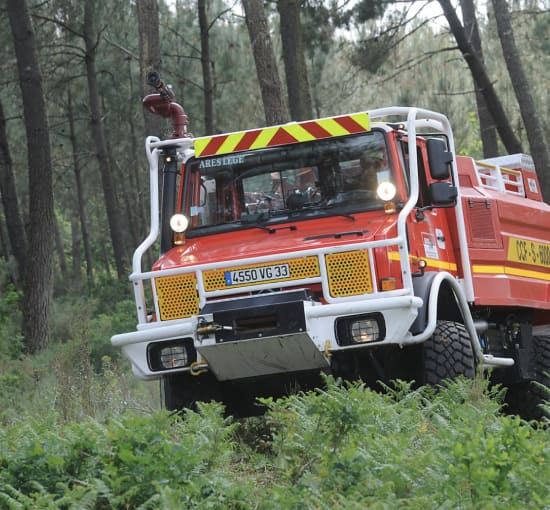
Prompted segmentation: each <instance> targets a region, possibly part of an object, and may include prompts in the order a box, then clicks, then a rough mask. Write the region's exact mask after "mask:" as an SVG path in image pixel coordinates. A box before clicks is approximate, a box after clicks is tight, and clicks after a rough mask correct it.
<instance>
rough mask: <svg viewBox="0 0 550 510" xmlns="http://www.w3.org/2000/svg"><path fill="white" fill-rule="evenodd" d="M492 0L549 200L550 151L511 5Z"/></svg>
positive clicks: (503, 49) (533, 152) (506, 57)
mask: <svg viewBox="0 0 550 510" xmlns="http://www.w3.org/2000/svg"><path fill="white" fill-rule="evenodd" d="M492 3H493V11H494V15H495V20H496V23H497V30H498V37H499V39H500V44H501V46H502V53H503V54H504V60H505V62H506V67H507V68H508V74H509V75H510V80H511V81H512V86H513V87H514V92H515V94H516V99H517V102H518V104H519V110H520V113H521V118H522V120H523V125H524V126H525V132H526V133H527V139H528V140H529V146H530V148H531V155H532V156H533V162H534V163H535V168H536V170H537V174H538V177H539V181H540V185H541V189H542V194H543V195H544V197H545V199H546V200H548V201H550V154H549V152H548V147H547V145H546V144H545V142H544V129H543V126H542V123H541V121H540V118H539V114H538V111H537V108H536V106H535V102H534V100H533V94H532V93H531V86H530V85H529V81H528V80H527V76H526V74H525V71H524V69H523V65H522V63H521V58H520V56H519V52H518V48H517V46H516V40H515V37H514V31H513V29H512V23H511V21H510V11H509V10H508V4H507V2H506V0H492Z"/></svg>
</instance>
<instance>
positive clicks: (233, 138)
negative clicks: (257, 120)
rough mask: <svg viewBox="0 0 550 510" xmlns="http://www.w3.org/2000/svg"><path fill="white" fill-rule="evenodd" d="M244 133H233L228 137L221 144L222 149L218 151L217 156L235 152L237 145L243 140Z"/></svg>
mask: <svg viewBox="0 0 550 510" xmlns="http://www.w3.org/2000/svg"><path fill="white" fill-rule="evenodd" d="M243 136H244V133H242V132H241V133H233V134H230V135H228V136H227V138H226V139H225V141H224V142H223V143H222V144H221V146H220V148H219V149H218V150H217V151H216V154H227V153H229V152H233V151H234V150H235V147H237V144H238V143H239V142H240V141H241V140H242V139H243Z"/></svg>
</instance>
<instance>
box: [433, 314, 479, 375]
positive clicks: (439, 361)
mask: <svg viewBox="0 0 550 510" xmlns="http://www.w3.org/2000/svg"><path fill="white" fill-rule="evenodd" d="M422 351H423V352H422V368H423V369H422V383H423V384H433V385H437V384H440V383H441V382H442V381H444V380H445V379H453V378H455V377H458V376H460V375H463V376H465V377H470V378H473V377H474V376H475V373H476V366H475V357H474V352H473V349H472V343H471V341H470V337H469V336H468V334H467V333H466V329H465V328H464V326H463V325H462V324H460V323H458V322H452V321H437V325H436V327H435V331H434V333H433V335H432V336H431V337H430V338H429V339H428V340H426V341H425V342H424V344H423V346H422Z"/></svg>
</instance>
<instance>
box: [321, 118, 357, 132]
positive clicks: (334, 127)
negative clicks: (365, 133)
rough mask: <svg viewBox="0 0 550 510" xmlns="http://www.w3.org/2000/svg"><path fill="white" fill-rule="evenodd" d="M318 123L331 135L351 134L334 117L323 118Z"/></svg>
mask: <svg viewBox="0 0 550 510" xmlns="http://www.w3.org/2000/svg"><path fill="white" fill-rule="evenodd" d="M317 124H319V126H321V127H322V128H323V129H324V130H325V131H326V132H327V133H329V134H330V135H331V136H342V135H349V131H348V130H347V129H346V128H343V127H342V126H341V125H340V124H338V122H336V121H335V120H334V119H321V120H318V121H317Z"/></svg>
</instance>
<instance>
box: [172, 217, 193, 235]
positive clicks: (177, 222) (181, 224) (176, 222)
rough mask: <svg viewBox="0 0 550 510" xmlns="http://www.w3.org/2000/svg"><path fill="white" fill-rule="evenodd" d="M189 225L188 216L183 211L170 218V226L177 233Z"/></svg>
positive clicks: (183, 230)
mask: <svg viewBox="0 0 550 510" xmlns="http://www.w3.org/2000/svg"><path fill="white" fill-rule="evenodd" d="M188 226H189V220H188V219H187V216H185V215H184V214H181V213H177V214H174V215H173V216H172V217H171V218H170V228H171V229H172V230H173V231H174V232H177V233H181V232H185V231H186V230H187V227H188Z"/></svg>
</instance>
